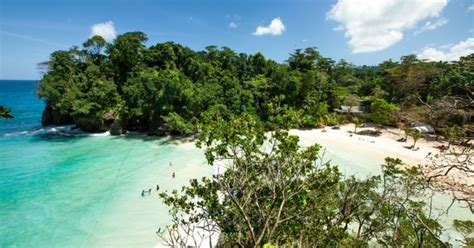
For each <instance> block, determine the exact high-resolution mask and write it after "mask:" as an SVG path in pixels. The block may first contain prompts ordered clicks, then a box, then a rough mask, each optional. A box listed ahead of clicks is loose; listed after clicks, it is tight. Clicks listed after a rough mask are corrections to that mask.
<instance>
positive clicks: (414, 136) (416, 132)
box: [409, 130, 423, 148]
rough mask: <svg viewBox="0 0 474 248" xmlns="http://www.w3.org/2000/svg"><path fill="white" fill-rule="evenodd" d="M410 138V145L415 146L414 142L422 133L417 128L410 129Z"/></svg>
mask: <svg viewBox="0 0 474 248" xmlns="http://www.w3.org/2000/svg"><path fill="white" fill-rule="evenodd" d="M409 135H410V136H411V138H412V139H413V145H412V146H411V147H412V148H415V145H416V142H417V141H418V140H419V139H420V138H422V137H423V133H421V132H420V131H417V130H412V132H410V133H409Z"/></svg>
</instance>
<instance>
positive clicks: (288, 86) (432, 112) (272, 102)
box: [38, 32, 474, 134]
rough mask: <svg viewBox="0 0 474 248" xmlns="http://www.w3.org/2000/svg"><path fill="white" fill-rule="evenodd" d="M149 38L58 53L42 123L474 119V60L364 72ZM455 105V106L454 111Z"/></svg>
mask: <svg viewBox="0 0 474 248" xmlns="http://www.w3.org/2000/svg"><path fill="white" fill-rule="evenodd" d="M146 40H147V37H146V35H145V34H143V33H141V32H130V33H125V34H122V35H119V36H118V37H117V38H116V39H115V40H114V41H113V43H110V44H108V43H106V42H105V40H104V39H102V38H101V37H99V36H94V37H92V38H90V39H89V40H87V41H86V42H85V43H84V44H83V48H82V49H81V48H78V47H73V48H71V49H69V50H67V51H56V52H54V53H52V54H51V58H50V60H49V61H47V62H45V63H43V64H41V66H42V68H44V69H45V74H44V76H43V78H42V79H41V81H40V84H39V88H38V95H39V96H40V97H42V98H43V99H45V100H46V103H47V107H46V110H47V111H45V113H46V116H43V123H44V124H57V123H56V122H73V123H75V124H78V125H79V126H80V127H81V128H82V129H85V130H91V131H94V130H96V131H101V130H102V129H108V128H109V127H110V125H111V124H112V123H115V124H116V125H118V126H121V127H122V128H123V129H129V130H131V129H138V130H142V131H148V132H149V133H152V134H157V133H164V132H176V133H192V132H194V131H195V130H196V125H197V124H198V123H199V120H200V117H201V115H202V114H203V113H206V112H219V113H220V114H222V115H229V114H231V113H232V114H236V115H239V114H242V113H246V114H249V115H252V116H254V117H256V118H257V119H258V120H260V121H262V123H264V124H265V126H266V127H267V128H276V127H278V126H281V125H282V124H284V123H285V124H287V123H291V124H292V125H293V126H294V127H314V126H317V125H334V124H337V123H338V122H340V121H341V117H338V116H335V115H334V114H333V109H335V108H339V107H340V106H341V105H349V106H355V105H362V106H364V107H365V108H366V109H367V114H366V115H365V116H363V118H364V119H366V120H367V121H373V122H377V123H380V124H384V125H396V124H398V123H399V122H403V121H404V122H411V121H413V120H421V121H426V122H430V123H432V124H433V125H435V126H437V127H440V128H441V127H447V126H452V125H453V124H454V123H455V124H457V125H459V126H465V125H469V124H470V122H471V121H472V120H471V118H472V101H469V99H470V97H472V89H473V78H474V73H473V71H474V70H473V68H474V55H469V56H467V57H464V58H461V60H460V61H456V62H452V63H444V62H427V61H420V60H418V59H417V58H416V57H415V56H413V55H410V56H406V57H402V59H401V61H400V62H393V61H386V62H383V63H381V64H380V65H377V66H359V67H356V66H354V65H352V64H350V63H348V62H346V61H344V60H341V61H339V62H335V61H334V60H332V59H330V58H326V57H323V56H322V55H321V54H320V53H319V52H318V51H317V50H316V49H315V48H306V49H304V50H301V49H297V50H296V51H295V52H294V53H292V54H290V57H289V58H288V60H287V61H286V63H277V62H275V61H273V60H269V59H266V58H265V57H264V56H263V55H262V54H261V53H257V54H254V55H248V54H244V53H239V54H237V53H235V52H234V51H232V50H231V49H229V48H227V47H224V48H221V49H219V48H217V47H215V46H209V47H207V48H206V49H205V50H204V51H199V52H195V51H193V50H191V49H189V48H187V47H183V46H181V45H179V44H175V43H172V42H166V43H161V44H156V45H153V46H151V47H146V46H145V45H144V43H145V42H146ZM453 100H455V101H456V103H457V105H456V106H454V107H452V106H451V105H449V106H451V107H449V106H448V107H446V106H445V105H446V104H448V103H450V102H451V101H453ZM443 104H445V105H443ZM436 106H440V107H436ZM443 106H445V107H443ZM453 108H454V109H455V110H456V111H453ZM58 116H61V117H62V118H59V117H58ZM283 116H285V118H286V119H285V118H283Z"/></svg>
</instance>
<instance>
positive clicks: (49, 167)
mask: <svg viewBox="0 0 474 248" xmlns="http://www.w3.org/2000/svg"><path fill="white" fill-rule="evenodd" d="M35 87H36V85H35V82H33V81H0V104H1V105H4V106H6V107H9V108H11V109H12V114H13V115H14V116H15V119H13V120H3V119H0V247H104V246H107V247H117V246H119V247H153V246H156V245H157V244H158V243H159V242H160V240H159V238H158V237H157V236H156V234H155V231H156V230H157V229H158V228H159V227H161V226H164V225H166V224H167V223H168V220H169V217H168V213H167V208H166V207H165V206H163V205H162V204H161V201H160V200H159V199H158V196H157V193H156V191H155V187H156V184H159V185H160V188H161V189H165V190H170V189H173V188H179V187H180V186H181V185H183V184H185V183H187V181H188V179H190V178H196V177H202V176H206V175H210V174H211V173H212V171H213V168H211V167H209V166H206V165H205V161H204V156H203V154H202V152H201V151H199V150H197V149H193V148H189V147H182V146H177V145H176V144H175V143H173V142H170V141H169V140H166V139H152V138H149V137H147V136H144V135H139V134H129V135H126V136H121V137H112V136H104V135H95V136H87V135H77V134H76V135H73V136H68V135H69V134H70V132H69V131H68V130H69V127H62V128H42V127H41V125H40V119H41V111H42V108H43V106H44V105H43V102H42V101H40V100H38V99H37V98H36V96H35V95H34V91H35ZM303 145H309V144H303ZM322 145H323V146H324V147H325V148H326V156H325V159H327V160H331V161H332V163H334V164H337V165H338V166H339V167H340V169H341V171H342V172H343V173H344V174H345V175H354V174H355V175H357V176H361V177H365V176H367V175H372V174H378V173H380V164H381V163H383V160H384V156H383V155H382V154H378V155H377V154H375V155H374V154H370V153H369V152H368V151H364V149H363V148H358V147H349V146H345V147H340V146H338V145H335V144H331V143H325V144H322ZM357 149H358V150H357ZM170 162H172V166H170V165H169V164H170ZM173 172H175V173H176V175H177V177H176V178H175V179H173V178H172V177H171V175H172V173H173ZM149 188H151V189H152V193H151V194H150V195H148V194H145V197H141V196H140V193H141V191H142V190H143V189H149ZM437 199H438V201H439V204H440V205H442V204H443V203H446V202H449V200H448V199H445V198H443V197H438V198H437ZM466 216H471V215H470V213H469V212H468V211H467V210H465V209H461V208H457V209H456V211H451V212H450V216H448V219H447V220H446V222H447V223H448V222H450V221H451V220H452V219H455V218H462V219H466V218H469V217H466Z"/></svg>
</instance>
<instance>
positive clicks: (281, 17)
mask: <svg viewBox="0 0 474 248" xmlns="http://www.w3.org/2000/svg"><path fill="white" fill-rule="evenodd" d="M128 31H143V32H145V33H146V34H147V35H148V38H149V41H148V45H151V44H155V43H157V42H164V41H175V42H178V43H181V44H183V45H186V46H188V47H190V48H192V49H195V50H202V49H204V48H205V47H206V46H208V45H217V46H228V47H230V48H232V49H234V50H235V51H236V52H246V53H255V52H258V51H260V52H262V53H263V54H264V55H265V56H267V57H269V58H272V59H274V60H276V61H278V62H284V61H285V59H287V58H288V55H289V53H291V52H292V51H294V50H295V49H297V48H304V47H309V46H311V47H317V48H318V49H319V50H320V52H321V53H322V54H323V55H324V56H327V57H331V58H334V59H341V58H344V59H346V60H348V61H350V62H352V63H354V64H356V65H363V64H368V65H374V64H378V63H380V62H382V61H384V60H387V59H394V60H398V59H399V58H400V57H401V56H403V55H407V54H416V55H418V56H419V57H420V58H423V59H430V60H445V61H450V60H456V59H458V58H459V56H462V55H466V54H469V53H474V1H472V0H262V1H258V0H200V1H198V0H189V1H177V0H176V1H172V0H166V1H161V0H155V1H152V0H133V1H132V0H116V1H112V0H104V1H101V0H95V1H92V0H82V1H74V0H43V1H37V0H36V1H35V0H30V1H26V0H0V79H38V78H40V76H41V75H40V73H39V71H38V70H37V68H36V65H37V63H39V62H42V61H45V60H47V59H48V56H49V54H50V53H51V52H53V51H55V50H60V49H67V48H69V47H71V46H74V45H76V46H79V45H81V44H82V42H83V41H84V40H85V39H87V38H89V37H90V36H91V35H93V34H99V35H102V36H103V37H104V38H105V39H106V40H108V41H111V42H113V39H114V38H115V37H116V35H118V34H121V33H124V32H128Z"/></svg>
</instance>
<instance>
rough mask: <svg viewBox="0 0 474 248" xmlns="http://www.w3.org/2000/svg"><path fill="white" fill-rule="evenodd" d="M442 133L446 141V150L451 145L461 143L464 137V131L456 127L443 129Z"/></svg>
mask: <svg viewBox="0 0 474 248" xmlns="http://www.w3.org/2000/svg"><path fill="white" fill-rule="evenodd" d="M442 133H443V135H444V137H445V138H446V139H447V140H448V149H449V148H450V147H451V144H452V143H458V144H460V143H462V140H463V138H464V137H465V136H466V130H465V129H464V128H462V127H460V126H457V125H456V126H452V127H447V128H444V129H443V130H442Z"/></svg>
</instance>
